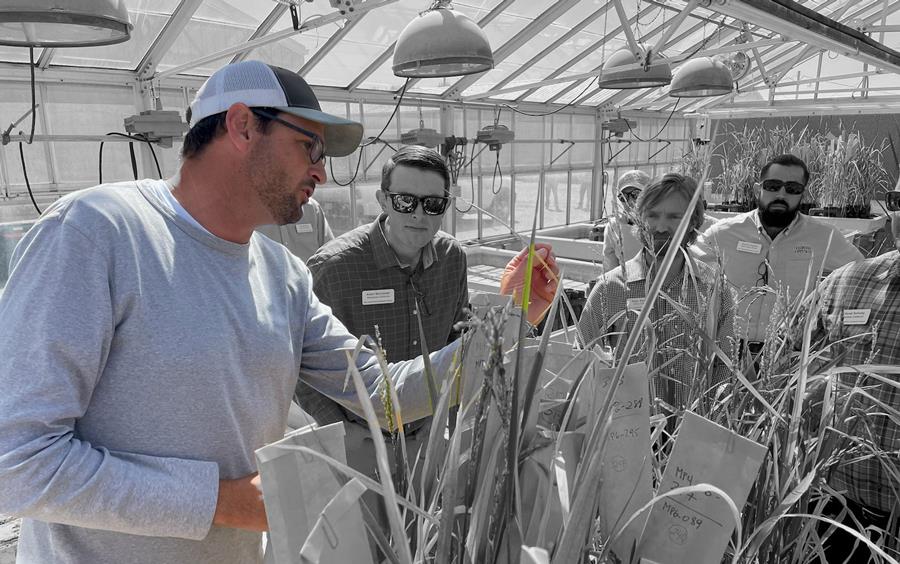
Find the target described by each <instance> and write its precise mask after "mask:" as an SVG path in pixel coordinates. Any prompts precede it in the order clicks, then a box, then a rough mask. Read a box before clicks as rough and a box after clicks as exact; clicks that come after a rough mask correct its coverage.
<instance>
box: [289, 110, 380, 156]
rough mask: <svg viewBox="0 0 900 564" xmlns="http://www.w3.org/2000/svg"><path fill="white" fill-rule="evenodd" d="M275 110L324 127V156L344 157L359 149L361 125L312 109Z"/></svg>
mask: <svg viewBox="0 0 900 564" xmlns="http://www.w3.org/2000/svg"><path fill="white" fill-rule="evenodd" d="M276 109H277V110H280V111H282V112H286V113H289V114H293V115H295V116H297V117H301V118H303V119H308V120H310V121H314V122H316V123H321V124H322V125H324V126H325V155H326V156H329V157H346V156H347V155H349V154H351V153H353V151H355V150H356V148H357V147H359V142H360V141H361V140H362V136H363V126H362V124H361V123H358V122H355V121H352V120H349V119H346V118H342V117H338V116H333V115H331V114H326V113H325V112H320V111H319V110H314V109H312V108H293V107H281V108H276Z"/></svg>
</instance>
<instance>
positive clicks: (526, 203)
mask: <svg viewBox="0 0 900 564" xmlns="http://www.w3.org/2000/svg"><path fill="white" fill-rule="evenodd" d="M538 189H539V178H538V175H537V174H517V175H516V224H515V226H514V227H515V229H516V231H525V230H528V231H530V230H531V225H532V221H533V219H534V213H535V210H536V209H539V208H537V207H536V204H537V197H538Z"/></svg>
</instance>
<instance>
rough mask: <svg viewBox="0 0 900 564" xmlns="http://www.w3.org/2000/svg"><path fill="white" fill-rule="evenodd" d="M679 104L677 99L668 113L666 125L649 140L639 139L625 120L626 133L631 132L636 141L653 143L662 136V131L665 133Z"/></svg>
mask: <svg viewBox="0 0 900 564" xmlns="http://www.w3.org/2000/svg"><path fill="white" fill-rule="evenodd" d="M680 102H681V98H678V99H677V100H675V106H674V107H673V108H672V111H671V112H669V117H667V118H666V123H664V124H663V126H662V127H660V128H659V131H657V132H656V135H654V136H653V137H650V138H649V139H641V137H640V135H638V134H637V133H636V132H635V131H634V130H633V129H631V124H630V123H628V120H627V119H626V120H625V125H627V126H628V131H629V132H631V134H632V135H634V138H635V139H637V140H638V141H653V140H655V139H657V138H658V137H659V136H660V135H661V134H662V132H663V131H665V129H666V127H667V126H668V125H669V122H670V121H671V120H672V116H673V115H675V110H677V109H678V104H679V103H680Z"/></svg>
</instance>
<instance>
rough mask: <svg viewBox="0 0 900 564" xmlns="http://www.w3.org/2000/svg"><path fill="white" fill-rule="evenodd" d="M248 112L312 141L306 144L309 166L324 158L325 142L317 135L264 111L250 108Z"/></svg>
mask: <svg viewBox="0 0 900 564" xmlns="http://www.w3.org/2000/svg"><path fill="white" fill-rule="evenodd" d="M250 111H251V112H253V113H254V114H256V115H258V116H262V117H264V118H268V119H270V120H272V121H275V122H278V123H280V124H281V125H283V126H285V127H287V128H289V129H293V130H294V131H296V132H297V133H302V134H303V135H306V136H307V137H309V138H310V139H312V141H307V142H306V147H307V150H308V151H309V164H316V163H317V162H319V161H321V160H322V159H324V158H325V142H324V141H322V138H321V137H319V136H318V134H316V133H313V132H312V131H309V130H308V129H303V128H302V127H300V126H299V125H294V124H293V123H291V122H289V121H287V120H283V119H281V118H280V117H278V116H276V115H275V114H272V113H269V112H267V111H265V110H260V109H259V108H250Z"/></svg>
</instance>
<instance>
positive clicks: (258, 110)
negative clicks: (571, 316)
mask: <svg viewBox="0 0 900 564" xmlns="http://www.w3.org/2000/svg"><path fill="white" fill-rule="evenodd" d="M187 118H188V123H189V124H190V129H189V131H188V133H187V134H186V136H185V140H184V144H183V147H182V157H183V158H182V165H181V169H180V175H178V177H177V181H174V182H173V181H165V180H142V181H134V182H123V183H119V184H112V185H106V186H98V187H95V188H90V189H86V190H80V191H78V192H75V193H73V194H69V195H67V196H65V197H63V198H61V199H60V200H58V201H57V202H55V203H54V204H53V205H52V206H50V208H48V209H47V210H46V211H45V212H44V214H43V216H42V217H41V219H40V220H39V221H38V222H37V224H36V225H35V226H34V227H33V228H32V229H31V230H30V231H29V232H28V234H27V235H26V236H25V237H24V238H23V240H22V242H21V243H20V244H19V245H18V246H17V247H16V251H15V254H14V256H13V258H12V269H11V273H10V278H9V283H8V286H7V287H6V290H5V291H4V293H3V295H2V297H0V333H2V334H3V336H4V338H3V339H0V359H3V360H2V362H0V389H2V390H3V393H2V394H0V484H2V486H0V514H6V515H16V516H22V517H24V520H23V522H22V529H21V537H20V539H19V545H18V559H19V561H20V562H91V563H100V564H102V563H111V564H112V563H115V564H118V563H121V562H129V563H157V562H191V563H210V564H212V563H216V564H221V563H232V562H233V563H242V564H243V563H250V562H260V561H261V556H260V548H261V534H260V531H264V530H266V529H267V526H268V525H267V521H266V514H265V508H264V505H263V502H262V499H261V497H260V492H259V489H258V484H259V476H258V475H257V474H256V460H255V457H254V452H255V451H256V449H258V448H260V447H262V446H264V445H266V444H268V443H271V442H273V441H276V440H279V439H281V438H282V436H283V434H284V429H285V423H286V420H287V414H288V405H289V403H290V399H291V395H292V394H293V391H294V388H295V386H296V382H297V379H298V372H299V375H300V378H301V379H302V380H303V381H305V382H307V383H309V384H310V385H311V386H312V387H313V388H315V389H316V390H318V391H319V392H321V393H323V394H325V395H327V396H329V397H330V398H332V399H334V400H335V401H337V402H339V403H340V404H341V405H342V406H343V407H345V408H347V409H351V410H353V409H357V410H359V409H360V408H359V406H358V401H359V400H358V398H357V396H356V393H355V391H353V390H352V387H351V389H349V390H348V389H346V388H345V387H344V377H345V375H346V372H347V368H348V366H347V356H346V352H347V351H352V350H353V349H354V348H355V346H356V344H357V338H356V337H354V336H352V335H351V334H350V333H349V332H348V331H347V330H346V329H345V327H344V326H343V324H341V322H340V321H339V320H337V319H336V318H335V317H334V316H333V315H332V314H331V310H330V309H329V308H328V307H327V306H325V305H324V304H322V303H321V302H320V301H319V300H318V299H317V298H316V296H315V294H314V293H313V290H312V281H311V279H310V276H309V271H308V270H307V268H306V266H305V265H304V264H303V262H302V261H300V260H299V259H298V258H296V257H294V256H292V255H291V254H290V253H289V252H288V251H287V249H285V248H284V247H283V246H282V245H279V244H278V243H275V242H274V241H272V240H270V239H268V238H266V237H263V236H261V235H259V234H254V230H255V229H256V228H257V227H259V226H261V225H266V224H279V225H286V224H291V223H295V222H296V221H297V220H299V219H300V216H301V214H302V211H301V206H302V204H304V203H305V202H307V201H308V200H309V198H310V197H311V196H312V194H313V192H314V191H315V189H316V186H317V185H320V184H322V183H324V182H325V180H326V173H325V161H324V159H325V157H326V156H332V157H337V156H344V155H349V154H351V153H352V152H353V151H354V150H355V149H356V147H357V146H358V145H359V141H360V139H361V137H362V132H363V127H362V125H361V124H359V123H356V122H353V121H350V120H346V119H344V118H340V117H337V116H332V115H329V114H326V113H323V112H322V111H321V110H320V106H319V102H318V100H317V98H316V96H315V94H314V93H313V91H312V89H311V88H310V87H309V86H308V85H307V83H306V82H305V81H304V80H303V79H302V78H301V77H300V76H299V75H297V74H296V73H294V72H291V71H289V70H286V69H283V68H279V67H275V66H271V65H267V64H264V63H262V62H259V61H243V62H240V63H235V64H231V65H226V66H225V67H223V68H221V69H219V70H218V71H216V72H215V73H213V75H212V76H210V78H209V79H208V80H207V81H206V82H205V83H204V85H203V86H202V87H201V88H200V90H199V91H198V92H197V95H196V98H195V99H194V101H193V102H192V104H191V106H190V109H189V111H188V115H187ZM173 180H175V179H173ZM457 348H458V341H457V342H454V343H452V344H451V345H449V346H447V347H445V348H443V349H441V350H440V351H437V352H436V353H434V354H433V355H432V358H431V362H432V364H433V365H434V367H435V373H436V374H443V373H445V371H446V368H447V367H448V366H449V363H450V361H451V359H452V357H453V355H454V354H455V352H456V349H457ZM357 358H358V360H357V366H358V368H359V370H360V371H361V374H362V376H363V379H364V382H365V385H366V387H367V391H368V393H369V395H370V397H371V398H372V401H373V403H374V405H375V408H376V411H378V413H379V416H380V417H381V418H382V420H383V419H384V414H383V411H382V409H381V402H380V401H379V397H380V395H379V394H380V390H381V389H382V387H383V384H382V382H383V380H384V378H386V377H391V378H392V380H393V384H392V387H393V389H394V390H395V392H396V394H397V396H398V400H399V402H400V404H401V405H402V409H403V415H404V417H405V418H406V419H407V420H409V421H414V420H416V419H419V418H422V417H427V416H429V415H430V414H431V407H430V401H429V397H428V392H427V386H426V384H425V382H424V379H423V378H424V376H423V370H424V364H423V362H422V360H421V359H417V360H414V361H405V362H401V363H397V364H394V365H391V366H390V374H389V375H385V374H382V372H381V369H380V367H379V365H378V363H377V359H376V358H375V355H374V354H373V353H372V352H371V351H370V350H368V349H364V350H362V351H361V352H360V354H359V356H358V357H357ZM382 424H383V425H386V424H387V423H386V422H385V421H382Z"/></svg>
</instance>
